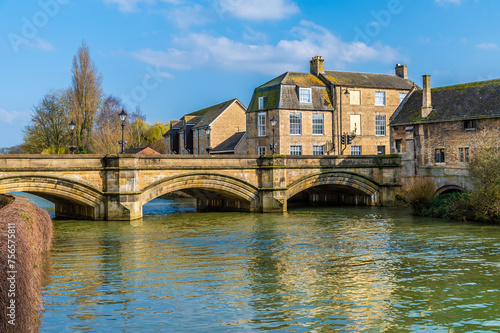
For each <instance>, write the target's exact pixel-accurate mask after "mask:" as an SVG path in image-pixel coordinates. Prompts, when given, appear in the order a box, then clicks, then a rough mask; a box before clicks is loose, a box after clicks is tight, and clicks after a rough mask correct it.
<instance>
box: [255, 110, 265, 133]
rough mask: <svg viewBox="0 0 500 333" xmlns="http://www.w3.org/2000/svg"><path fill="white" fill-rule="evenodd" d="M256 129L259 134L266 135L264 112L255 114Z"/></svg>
mask: <svg viewBox="0 0 500 333" xmlns="http://www.w3.org/2000/svg"><path fill="white" fill-rule="evenodd" d="M257 129H258V135H259V136H266V114H265V113H259V114H258V116H257Z"/></svg>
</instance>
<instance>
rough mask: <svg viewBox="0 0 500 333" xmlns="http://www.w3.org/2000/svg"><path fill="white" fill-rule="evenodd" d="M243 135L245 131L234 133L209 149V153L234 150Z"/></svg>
mask: <svg viewBox="0 0 500 333" xmlns="http://www.w3.org/2000/svg"><path fill="white" fill-rule="evenodd" d="M244 136H245V132H237V133H234V134H233V135H232V136H230V137H229V138H227V139H226V140H225V141H223V142H222V143H221V144H219V145H218V146H217V147H215V148H213V149H212V150H210V153H222V152H228V153H229V152H234V150H235V149H236V147H237V146H238V144H239V143H240V142H241V140H242V139H243V137H244Z"/></svg>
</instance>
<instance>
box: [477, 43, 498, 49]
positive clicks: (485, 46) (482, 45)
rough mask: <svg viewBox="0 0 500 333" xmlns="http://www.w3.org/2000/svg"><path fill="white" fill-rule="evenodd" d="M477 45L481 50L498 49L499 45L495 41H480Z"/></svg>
mask: <svg viewBox="0 0 500 333" xmlns="http://www.w3.org/2000/svg"><path fill="white" fill-rule="evenodd" d="M476 47H477V48H478V49H481V50H496V49H498V45H497V44H495V43H480V44H476Z"/></svg>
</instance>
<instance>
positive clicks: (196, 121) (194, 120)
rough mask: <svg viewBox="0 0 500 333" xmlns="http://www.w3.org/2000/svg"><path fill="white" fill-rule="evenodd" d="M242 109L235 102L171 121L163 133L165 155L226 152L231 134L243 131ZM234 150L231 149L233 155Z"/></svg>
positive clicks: (234, 100) (236, 101)
mask: <svg viewBox="0 0 500 333" xmlns="http://www.w3.org/2000/svg"><path fill="white" fill-rule="evenodd" d="M245 112H246V107H245V106H244V105H243V104H242V103H241V102H240V101H239V100H238V99H237V98H234V99H232V100H229V101H226V102H223V103H220V104H217V105H213V106H210V107H208V108H205V109H202V110H198V111H195V112H192V113H189V114H187V115H185V116H183V117H182V118H181V119H180V120H179V121H172V122H171V125H170V130H169V131H167V133H165V134H164V137H165V145H166V147H167V154H182V155H188V154H194V155H205V154H209V153H210V151H211V150H214V151H215V152H217V153H219V152H220V151H221V149H219V147H218V146H219V145H221V144H223V143H224V146H225V150H223V152H224V153H229V151H228V149H227V142H226V143H225V141H227V140H228V139H229V138H231V137H232V136H233V135H235V133H238V132H245V126H246V120H245ZM234 149H235V147H233V149H232V153H234Z"/></svg>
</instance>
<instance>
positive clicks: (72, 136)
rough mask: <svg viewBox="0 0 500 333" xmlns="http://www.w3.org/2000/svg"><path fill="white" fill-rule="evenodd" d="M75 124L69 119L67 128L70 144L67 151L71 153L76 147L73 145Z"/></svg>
mask: <svg viewBox="0 0 500 333" xmlns="http://www.w3.org/2000/svg"><path fill="white" fill-rule="evenodd" d="M75 126H76V124H75V123H74V122H73V120H71V122H70V123H69V129H70V131H71V146H69V151H70V152H71V154H74V153H75V150H76V147H75Z"/></svg>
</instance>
